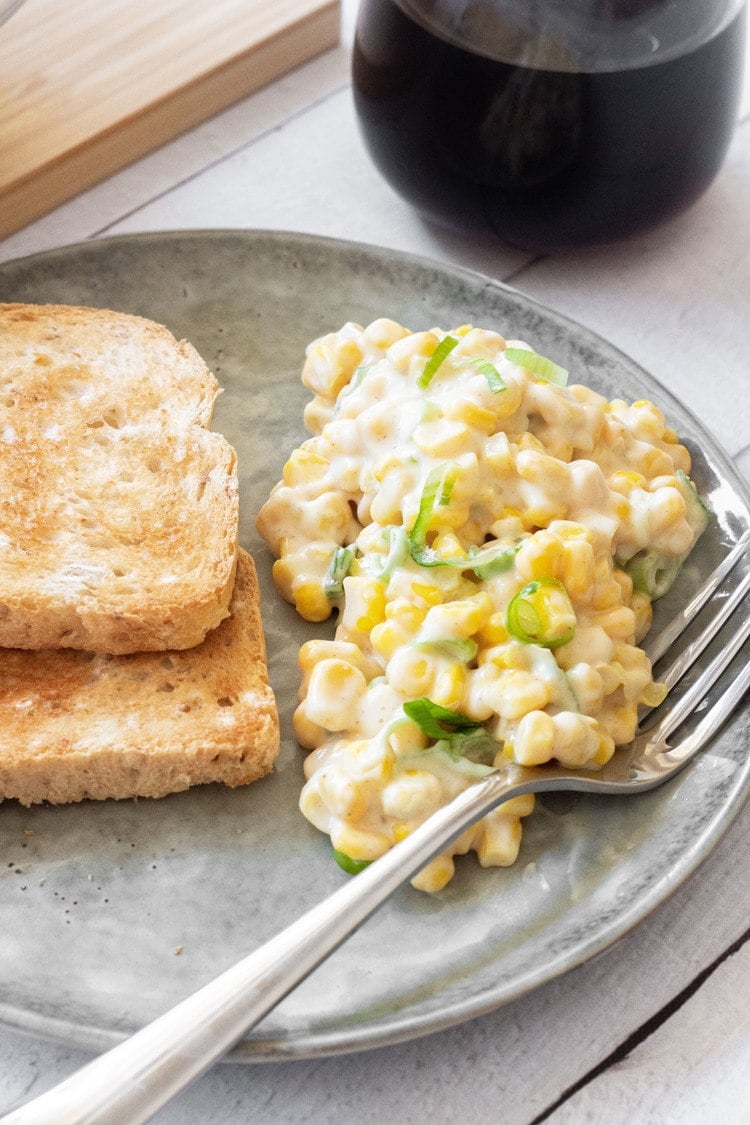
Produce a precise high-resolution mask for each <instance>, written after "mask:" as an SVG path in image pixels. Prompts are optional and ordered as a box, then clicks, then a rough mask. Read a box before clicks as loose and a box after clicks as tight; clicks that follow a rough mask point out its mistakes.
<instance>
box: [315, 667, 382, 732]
mask: <svg viewBox="0 0 750 1125" xmlns="http://www.w3.org/2000/svg"><path fill="white" fill-rule="evenodd" d="M366 691H367V681H366V679H365V677H364V676H363V675H362V673H361V672H360V670H359V668H355V667H354V666H353V665H351V664H348V663H347V662H346V661H345V660H336V659H335V658H334V659H329V660H321V661H320V663H319V664H316V665H315V667H314V668H313V670H312V672H311V674H310V682H309V684H308V687H307V697H306V699H305V709H306V713H307V717H308V718H309V719H311V720H312V721H313V722H314V723H319V724H320V726H322V727H325V728H326V730H331V731H333V730H346V729H347V727H350V726H352V725H353V724H352V719H353V717H354V714H355V713H356V710H357V708H358V706H359V703H360V701H361V699H362V697H363V696H364V694H365V692H366Z"/></svg>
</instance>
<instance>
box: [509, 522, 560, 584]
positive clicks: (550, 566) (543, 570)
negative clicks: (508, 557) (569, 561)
mask: <svg viewBox="0 0 750 1125" xmlns="http://www.w3.org/2000/svg"><path fill="white" fill-rule="evenodd" d="M562 556H563V548H562V545H561V543H560V541H559V539H557V537H556V536H554V535H551V534H550V533H549V532H545V531H540V532H538V533H537V534H536V535H532V536H530V537H529V538H528V539H527V540H526V542H525V543H523V544H522V546H521V548H520V550H519V551H518V554H517V555H516V572H517V574H518V576H519V578H522V579H524V581H526V582H530V581H531V580H532V579H534V578H557V577H558V575H559V571H560V563H561V561H562Z"/></svg>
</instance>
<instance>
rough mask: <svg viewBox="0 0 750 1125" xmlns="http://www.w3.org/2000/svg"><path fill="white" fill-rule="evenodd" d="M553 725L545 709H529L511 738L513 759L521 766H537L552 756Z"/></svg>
mask: <svg viewBox="0 0 750 1125" xmlns="http://www.w3.org/2000/svg"><path fill="white" fill-rule="evenodd" d="M554 740H555V727H554V724H553V722H552V719H551V718H550V716H549V715H548V714H547V713H546V712H545V711H540V710H536V711H530V712H529V713H528V714H527V715H524V717H523V718H522V719H521V721H520V723H519V724H518V729H517V730H516V734H515V738H514V739H513V746H514V756H515V760H516V761H517V762H518V763H519V764H520V765H522V766H539V765H541V764H542V763H543V762H548V761H549V760H550V758H551V757H552V753H553V746H554Z"/></svg>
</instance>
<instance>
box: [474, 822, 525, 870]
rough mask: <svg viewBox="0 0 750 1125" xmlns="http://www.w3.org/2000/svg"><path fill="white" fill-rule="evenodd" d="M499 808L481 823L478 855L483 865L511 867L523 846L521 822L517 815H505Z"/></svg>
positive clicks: (477, 845)
mask: <svg viewBox="0 0 750 1125" xmlns="http://www.w3.org/2000/svg"><path fill="white" fill-rule="evenodd" d="M499 813H500V810H499V809H495V811H494V812H493V813H490V814H489V816H486V817H485V818H484V820H483V821H481V822H480V824H479V832H478V837H479V838H478V841H477V844H476V851H477V857H478V859H479V862H480V864H481V865H482V867H510V865H511V864H512V863H515V861H516V859H517V858H518V851H519V848H520V847H521V822H520V820H519V819H518V818H517V817H515V816H504V815H502V814H500V815H498V814H499Z"/></svg>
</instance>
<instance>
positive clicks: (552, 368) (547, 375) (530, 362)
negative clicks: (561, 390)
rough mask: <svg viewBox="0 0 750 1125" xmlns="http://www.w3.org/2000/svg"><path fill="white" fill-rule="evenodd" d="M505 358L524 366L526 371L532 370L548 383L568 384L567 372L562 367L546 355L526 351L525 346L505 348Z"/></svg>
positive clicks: (562, 385) (563, 385)
mask: <svg viewBox="0 0 750 1125" xmlns="http://www.w3.org/2000/svg"><path fill="white" fill-rule="evenodd" d="M504 354H505V358H506V359H507V360H509V361H510V362H511V363H517V364H518V366H519V367H525V368H526V370H527V371H533V373H534V374H535V375H538V376H539V378H540V379H546V380H547V382H548V383H554V384H555V386H557V387H566V386H567V385H568V372H567V371H566V370H565V368H564V367H559V366H558V365H557V364H556V363H553V362H552V360H551V359H547V358H546V356H543V355H539V353H538V352H530V351H526V349H525V348H506V349H505V353H504Z"/></svg>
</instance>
